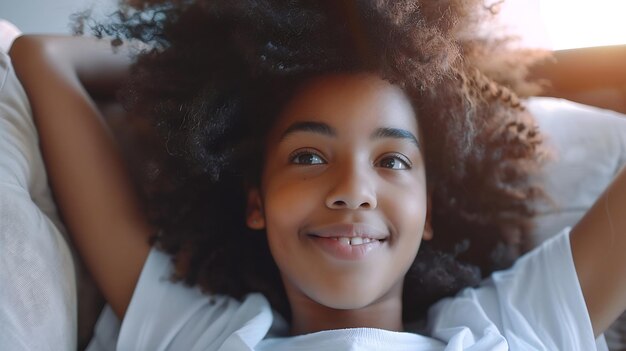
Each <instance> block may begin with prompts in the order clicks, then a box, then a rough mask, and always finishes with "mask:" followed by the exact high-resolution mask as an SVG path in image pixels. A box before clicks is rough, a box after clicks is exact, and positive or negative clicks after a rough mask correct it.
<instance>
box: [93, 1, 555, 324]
mask: <svg viewBox="0 0 626 351" xmlns="http://www.w3.org/2000/svg"><path fill="white" fill-rule="evenodd" d="M489 10H490V9H489V8H486V7H484V6H483V5H482V3H481V2H480V1H478V0H438V1H418V0H413V1H411V0H357V1H339V0H327V1H318V0H316V1H307V0H273V1H271V0H238V1H229V0H221V1H217V0H214V1H209V0H197V1H176V0H171V1H143V2H136V1H135V2H132V3H129V4H126V6H124V7H122V8H121V10H120V11H119V12H118V13H117V17H116V19H115V20H112V21H111V22H109V23H106V24H104V25H102V24H101V25H97V26H95V27H94V28H95V31H96V34H97V35H98V36H107V37H111V36H112V37H114V38H117V39H115V40H114V42H119V39H120V38H133V39H139V40H141V41H143V42H146V43H148V44H150V48H151V49H149V50H145V51H143V52H142V53H140V54H139V55H138V56H137V61H136V63H135V64H134V66H133V68H132V74H131V78H130V80H129V82H128V84H127V86H126V88H125V89H124V90H123V91H122V93H121V94H120V96H121V97H122V98H123V100H124V103H125V105H126V106H127V108H128V109H130V110H131V111H133V112H134V114H135V115H137V116H141V118H139V117H137V119H136V120H135V121H134V122H135V123H134V124H135V126H140V127H142V128H141V130H143V131H146V130H147V131H148V133H144V135H147V136H146V137H145V138H144V139H142V140H143V141H142V143H143V144H142V146H143V148H142V150H144V151H148V150H149V151H150V152H151V154H150V155H149V156H148V155H147V154H146V153H145V152H142V153H141V157H142V159H143V160H144V162H141V163H138V162H133V164H134V165H135V166H136V167H135V170H136V173H137V174H138V175H139V176H140V178H139V179H138V184H139V185H140V187H141V189H142V190H143V192H142V193H143V196H144V198H145V203H146V207H147V212H148V214H149V218H150V220H151V221H152V222H153V223H154V225H155V226H156V227H158V228H159V232H158V234H157V235H155V236H154V237H153V238H152V241H153V243H154V244H156V246H157V247H158V248H160V249H162V250H164V251H165V252H167V253H169V254H170V255H172V257H173V260H174V264H175V266H176V273H175V279H178V280H183V281H184V282H185V283H187V284H190V285H199V286H201V287H202V288H203V289H204V290H205V291H207V292H210V293H212V294H227V295H230V296H233V297H235V298H242V297H243V296H244V295H246V294H247V293H250V292H254V291H256V292H262V293H263V294H264V295H265V296H266V297H267V298H268V299H269V301H270V303H271V304H272V306H273V307H274V308H275V309H277V310H278V311H279V312H281V313H282V314H283V315H284V316H285V317H286V318H287V319H289V318H290V309H289V305H288V302H287V299H286V295H285V292H284V290H283V287H282V282H281V278H280V275H279V272H278V268H277V267H276V264H275V263H274V260H273V259H272V257H271V254H270V251H269V249H268V245H267V240H266V238H265V237H264V236H262V235H252V234H250V232H251V230H250V229H248V228H247V226H246V224H245V223H246V220H245V208H246V185H254V184H258V182H259V178H260V171H261V168H262V165H263V162H262V161H263V153H264V144H263V140H264V137H265V134H266V133H267V131H268V130H269V128H271V125H272V122H273V120H274V118H275V117H276V116H277V115H278V113H279V112H280V110H281V107H282V106H284V105H285V103H286V102H287V101H288V100H289V99H290V97H291V96H292V94H293V92H294V91H295V90H296V88H297V87H298V86H299V85H301V84H303V82H306V81H307V80H308V79H310V78H312V77H315V76H319V75H324V74H332V73H340V72H341V73H343V72H348V73H350V72H373V73H376V74H379V75H380V76H382V77H383V78H385V79H387V80H388V81H390V82H392V83H394V84H397V85H399V86H400V87H402V88H403V89H404V91H405V92H406V93H407V95H408V96H409V97H410V99H411V101H412V104H413V106H414V108H415V109H416V111H418V119H419V125H420V130H421V131H422V134H423V135H422V137H423V139H424V140H423V143H424V149H425V160H426V172H427V182H428V183H427V186H428V189H429V192H430V194H431V196H432V215H431V216H432V220H431V224H432V228H433V230H434V233H435V236H434V239H433V240H432V241H430V242H424V243H423V244H422V247H421V249H420V252H419V253H418V255H417V258H416V260H415V263H414V264H413V266H412V267H411V269H410V270H409V272H408V274H407V276H406V278H405V284H404V294H403V303H404V316H403V318H404V320H405V321H407V322H408V321H412V320H414V319H415V318H417V317H418V316H420V315H421V314H422V313H423V312H424V311H425V310H426V308H427V307H428V306H429V305H430V304H432V303H433V302H434V301H436V300H437V299H440V298H441V297H444V296H449V295H452V294H454V293H456V292H457V291H459V289H461V288H463V287H466V286H471V285H474V284H477V283H478V281H479V280H480V279H481V277H484V276H486V275H488V274H489V273H491V272H492V271H493V270H495V269H500V268H504V267H507V266H509V265H510V264H511V262H512V261H513V260H514V259H515V258H516V257H517V255H518V254H519V253H520V252H521V251H523V250H524V249H525V245H527V243H528V234H529V232H530V229H531V224H530V223H531V222H530V217H531V216H532V214H533V213H532V202H533V201H535V200H538V199H540V198H541V197H542V196H543V193H542V191H541V189H540V188H539V187H537V186H536V185H535V184H533V183H532V182H531V181H530V179H531V177H530V176H531V175H532V174H533V172H535V171H536V170H537V169H538V167H539V166H540V163H541V159H542V144H541V136H540V134H539V132H538V130H537V126H536V125H535V122H534V120H533V118H532V117H531V116H530V115H529V114H528V113H527V112H526V111H525V110H524V108H523V106H522V105H521V102H520V100H519V98H518V96H522V97H523V96H526V95H528V94H530V93H533V92H534V91H533V89H534V88H536V86H534V85H533V84H532V83H529V82H527V81H526V78H525V76H526V73H527V69H528V66H529V64H531V63H533V61H534V60H535V59H536V58H538V57H539V55H536V54H534V53H530V54H529V53H528V52H526V53H525V54H520V53H519V52H512V51H510V50H508V49H507V47H508V46H507V44H508V40H507V39H506V38H505V39H502V38H499V39H498V38H486V37H484V36H483V37H481V36H479V35H478V34H477V33H478V32H479V28H478V25H479V23H481V21H483V20H485V19H486V18H487V17H489V16H490V11H489ZM152 131H155V132H154V133H152ZM156 136H158V137H156ZM146 145H150V147H146ZM137 165H140V167H137Z"/></svg>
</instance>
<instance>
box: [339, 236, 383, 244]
mask: <svg viewBox="0 0 626 351" xmlns="http://www.w3.org/2000/svg"><path fill="white" fill-rule="evenodd" d="M335 240H338V241H339V242H340V243H342V244H346V245H361V244H367V243H371V242H372V241H375V240H376V239H370V238H361V237H358V236H357V237H354V238H346V237H340V238H335Z"/></svg>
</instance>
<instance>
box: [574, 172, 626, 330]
mask: <svg viewBox="0 0 626 351" xmlns="http://www.w3.org/2000/svg"><path fill="white" fill-rule="evenodd" d="M573 191H575V190H573ZM571 245H572V254H573V256H574V264H575V266H576V272H577V274H578V279H579V280H580V285H581V288H582V291H583V295H584V297H585V303H586V304H587V310H588V311H589V316H590V317H591V323H592V325H593V331H594V334H595V335H596V336H597V335H599V334H601V333H603V332H604V331H605V330H606V329H607V328H608V327H609V325H610V324H611V323H612V322H613V321H614V320H615V319H617V317H618V316H619V315H620V314H621V313H622V312H623V311H624V310H625V309H626V168H623V169H622V170H621V172H620V173H619V174H618V176H617V177H616V178H615V180H614V181H613V183H612V184H611V185H610V186H609V187H608V188H607V190H605V192H604V193H603V194H602V195H601V196H600V198H598V200H597V201H596V203H595V204H594V205H593V207H592V208H591V209H590V210H589V212H587V214H586V215H585V216H584V217H583V219H582V220H581V221H580V222H579V223H578V224H576V226H575V227H574V228H573V229H572V232H571Z"/></svg>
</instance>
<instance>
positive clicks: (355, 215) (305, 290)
mask: <svg viewBox="0 0 626 351" xmlns="http://www.w3.org/2000/svg"><path fill="white" fill-rule="evenodd" d="M418 135H419V132H418V125H417V120H416V115H415V111H414V110H413V108H412V106H411V104H410V103H409V100H408V98H407V96H406V95H405V94H404V92H403V91H402V90H401V89H400V88H399V87H397V86H394V85H392V84H390V83H388V82H387V81H385V80H383V79H381V78H379V77H378V76H376V75H373V74H353V75H333V76H324V77H320V78H316V79H314V80H312V81H310V82H309V83H307V84H306V85H305V86H304V87H303V88H302V90H299V92H298V93H297V94H296V95H295V97H294V98H293V99H292V100H291V101H290V102H289V103H288V104H287V106H286V107H285V109H284V110H283V112H282V114H281V115H280V116H279V118H278V119H277V122H276V124H275V125H274V126H273V127H272V129H271V130H270V133H269V136H268V139H267V149H266V159H265V164H264V169H263V173H262V179H261V187H260V189H253V190H251V191H250V193H249V204H248V217H247V218H248V222H247V223H248V226H250V227H251V228H253V229H263V228H265V229H266V232H267V238H268V242H269V246H270V250H271V252H272V255H273V257H274V259H275V261H276V263H277V265H278V268H279V269H280V271H281V275H282V278H283V282H284V284H285V289H286V291H287V294H288V296H289V299H290V301H291V302H292V304H293V301H294V300H296V299H306V300H309V301H311V300H312V301H314V302H316V303H319V304H321V305H324V306H326V307H330V308H335V309H359V308H363V307H366V306H369V305H371V304H373V303H376V302H380V301H382V300H384V299H388V298H397V297H398V296H401V293H402V283H403V279H404V275H405V274H406V272H407V270H408V269H409V267H410V265H411V264H412V262H413V260H414V259H415V255H416V254H417V250H418V248H419V245H420V242H421V239H422V238H424V239H430V237H431V235H432V234H431V233H430V231H429V230H427V231H424V228H425V222H426V215H427V213H426V212H427V207H428V206H427V194H426V177H425V169H424V160H423V158H422V153H421V150H420V147H419V143H420V141H419V139H418Z"/></svg>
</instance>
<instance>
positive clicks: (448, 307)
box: [88, 228, 607, 351]
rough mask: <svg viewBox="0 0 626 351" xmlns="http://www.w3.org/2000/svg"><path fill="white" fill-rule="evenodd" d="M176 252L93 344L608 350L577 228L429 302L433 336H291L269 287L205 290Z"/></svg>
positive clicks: (152, 258) (366, 332)
mask: <svg viewBox="0 0 626 351" xmlns="http://www.w3.org/2000/svg"><path fill="white" fill-rule="evenodd" d="M170 273H171V265H170V260H169V257H168V256H167V255H165V254H163V253H161V252H158V251H156V250H152V251H151V253H150V255H149V257H148V259H147V261H146V263H145V266H144V268H143V271H142V273H141V276H140V278H139V282H138V283H137V287H136V289H135V292H134V295H133V298H132V300H131V303H130V305H129V307H128V310H127V311H126V315H125V317H124V321H123V323H121V325H120V322H119V321H118V319H117V318H116V316H115V315H114V314H113V312H112V311H111V309H110V308H108V307H107V308H105V310H104V311H103V313H102V315H101V316H100V319H99V321H98V324H97V326H96V330H95V336H94V338H93V340H92V341H91V343H90V345H89V347H88V351H104V350H116V349H117V350H120V351H122V350H151V351H152V350H154V351H157V350H220V351H221V350H228V351H231V350H233V351H238V350H272V351H280V350H333V351H335V350H396V351H403V350H407V351H408V350H414V351H417V350H446V351H453V350H454V351H456V350H473V351H482V350H524V351H528V350H568V351H576V350H584V351H589V350H607V347H606V343H605V342H604V338H603V337H600V338H598V340H597V341H596V340H594V337H593V331H592V327H591V321H590V319H589V315H588V313H587V309H586V306H585V301H584V299H583V295H582V291H581V289H580V285H579V283H578V278H577V275H576V271H575V269H574V262H573V260H572V254H571V249H570V243H569V228H567V229H565V230H564V231H563V232H562V233H561V234H559V235H558V236H556V237H554V238H553V239H551V240H549V241H547V242H546V243H544V244H543V245H542V246H540V247H539V248H538V249H536V250H534V251H532V252H531V253H529V254H527V255H526V256H524V257H522V258H521V259H519V260H518V261H517V262H516V264H515V265H514V266H513V267H512V268H511V269H509V270H506V271H501V272H496V273H494V274H493V275H492V277H491V278H489V279H487V280H485V281H484V282H483V283H482V284H481V285H480V286H479V287H477V288H468V289H465V290H463V291H461V292H460V293H459V294H458V295H457V296H456V297H454V298H447V299H443V300H441V301H440V302H438V303H437V304H435V305H434V306H433V307H432V308H431V309H430V311H429V316H428V328H427V329H428V335H429V336H423V335H419V334H416V333H411V332H391V331H387V330H382V329H374V328H353V329H340V330H328V331H322V332H317V333H311V334H306V335H300V336H295V337H290V336H286V331H287V327H286V325H285V322H284V321H283V320H282V318H280V316H278V315H277V314H276V313H274V312H273V311H272V309H271V307H270V305H269V303H268V301H267V300H266V299H265V297H263V295H261V294H249V295H248V296H247V297H246V298H245V299H244V300H243V301H241V302H240V301H237V300H235V299H233V298H230V297H227V296H207V295H205V294H202V293H201V292H200V290H199V289H198V288H189V287H186V286H184V285H182V284H180V283H172V282H171V281H170V280H169V276H170Z"/></svg>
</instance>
